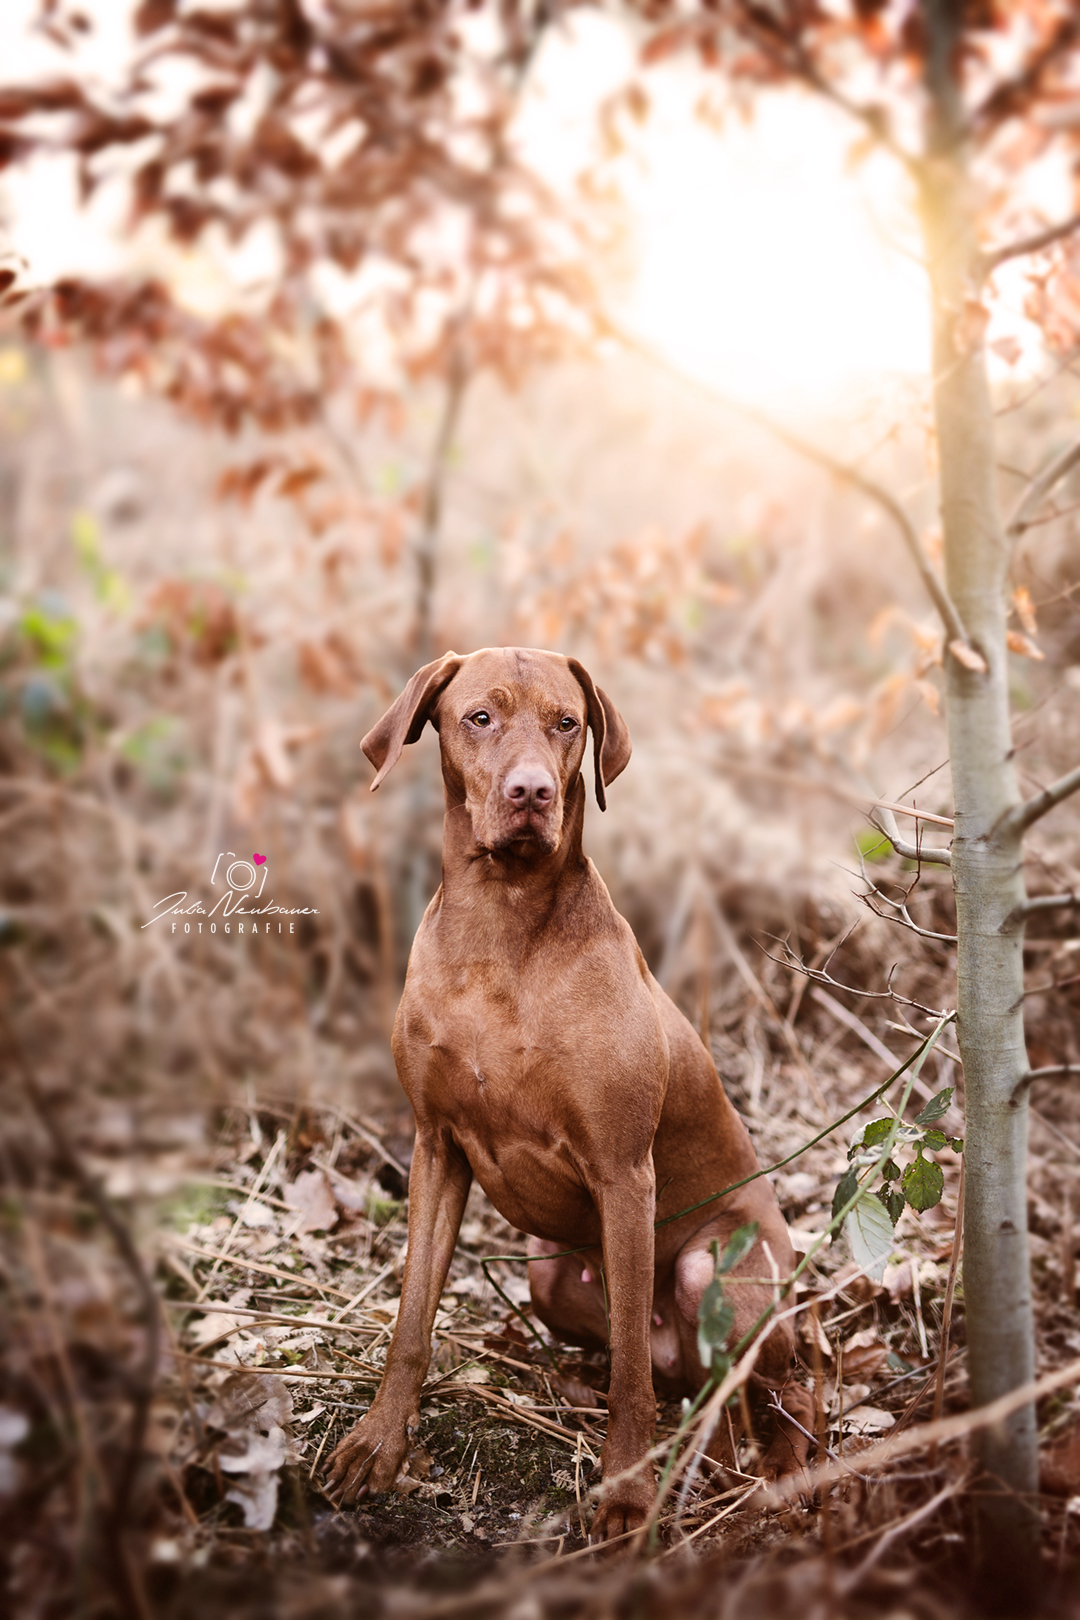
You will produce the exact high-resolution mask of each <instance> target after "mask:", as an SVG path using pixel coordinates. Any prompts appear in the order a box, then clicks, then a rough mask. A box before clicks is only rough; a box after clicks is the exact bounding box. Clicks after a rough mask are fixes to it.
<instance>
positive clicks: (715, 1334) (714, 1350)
mask: <svg viewBox="0 0 1080 1620" xmlns="http://www.w3.org/2000/svg"><path fill="white" fill-rule="evenodd" d="M740 1230H741V1231H746V1228H745V1227H742V1228H740ZM754 1236H755V1237H756V1236H757V1228H756V1226H755V1228H754ZM751 1241H752V1240H751ZM730 1247H731V1245H730V1244H729V1245H728V1248H729V1249H730ZM710 1248H711V1249H712V1257H713V1264H714V1266H715V1267H716V1274H715V1275H714V1277H713V1280H712V1282H711V1283H710V1284H709V1286H708V1287H707V1288H706V1290H705V1292H704V1293H703V1294H702V1296H701V1303H700V1304H699V1306H698V1339H697V1343H698V1355H699V1356H700V1357H701V1364H702V1366H703V1367H704V1368H705V1370H706V1372H707V1373H708V1374H709V1376H710V1378H712V1379H713V1380H715V1381H717V1382H718V1381H719V1380H720V1379H721V1378H723V1376H724V1374H725V1373H726V1372H727V1370H728V1368H729V1367H730V1365H731V1357H730V1356H729V1355H728V1354H727V1352H726V1350H725V1348H724V1347H725V1345H726V1344H727V1339H728V1334H729V1333H730V1332H731V1330H732V1328H733V1327H734V1325H735V1309H734V1306H732V1305H731V1304H729V1303H728V1301H727V1300H726V1299H725V1298H724V1285H723V1283H722V1282H721V1281H720V1266H721V1264H722V1261H721V1259H720V1247H719V1244H717V1243H716V1242H715V1241H714V1242H713V1243H712V1244H710Z"/></svg>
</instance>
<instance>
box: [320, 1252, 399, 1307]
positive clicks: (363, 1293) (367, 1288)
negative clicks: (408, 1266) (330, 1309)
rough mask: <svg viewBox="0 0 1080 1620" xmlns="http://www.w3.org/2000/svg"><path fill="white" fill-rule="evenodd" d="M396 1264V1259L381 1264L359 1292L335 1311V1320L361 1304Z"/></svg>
mask: <svg viewBox="0 0 1080 1620" xmlns="http://www.w3.org/2000/svg"><path fill="white" fill-rule="evenodd" d="M396 1264H397V1262H396V1260H388V1261H387V1262H386V1264H385V1266H383V1268H382V1270H381V1271H377V1272H376V1273H375V1275H374V1277H372V1278H371V1279H370V1280H369V1281H368V1282H366V1283H365V1284H364V1286H363V1288H361V1290H360V1292H359V1293H358V1294H354V1296H353V1298H352V1299H350V1300H349V1303H348V1304H347V1305H343V1306H342V1307H341V1309H340V1311H338V1313H337V1317H336V1318H335V1320H336V1321H338V1322H341V1321H342V1320H343V1319H344V1318H345V1317H346V1316H348V1314H349V1312H350V1311H352V1310H355V1309H356V1307H357V1305H361V1304H363V1302H364V1300H365V1299H367V1297H368V1295H369V1294H370V1293H371V1292H372V1291H373V1290H374V1289H375V1288H377V1287H378V1286H379V1284H380V1283H381V1282H382V1281H383V1279H384V1278H386V1277H388V1276H389V1275H390V1273H391V1272H392V1271H393V1269H394V1266H395V1265H396Z"/></svg>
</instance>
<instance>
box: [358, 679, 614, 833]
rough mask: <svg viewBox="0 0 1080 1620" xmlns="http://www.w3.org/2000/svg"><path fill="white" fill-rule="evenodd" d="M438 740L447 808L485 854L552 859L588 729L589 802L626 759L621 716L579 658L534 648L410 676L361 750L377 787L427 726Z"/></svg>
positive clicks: (600, 798) (602, 803) (603, 801)
mask: <svg viewBox="0 0 1080 1620" xmlns="http://www.w3.org/2000/svg"><path fill="white" fill-rule="evenodd" d="M429 720H430V721H431V724H432V725H433V726H434V727H435V730H436V731H437V732H438V733H439V740H440V745H441V749H442V767H443V778H444V780H445V782H446V788H447V794H448V798H449V802H450V803H451V804H464V805H465V806H466V808H467V809H468V811H469V815H470V816H471V818H472V826H473V834H474V836H475V838H476V841H477V843H478V844H480V845H481V846H482V847H483V848H484V849H488V850H511V849H513V850H514V851H515V852H516V853H521V854H525V853H527V851H528V850H529V848H530V847H531V848H533V849H536V850H537V851H540V852H543V853H548V854H550V853H553V852H554V851H555V850H557V849H558V847H559V842H560V839H561V837H562V824H563V808H564V806H565V803H566V796H567V793H568V792H569V791H570V789H571V788H572V787H573V785H574V783H575V782H576V780H577V777H578V774H579V772H580V770H581V762H582V760H583V758H584V755H585V744H586V737H585V732H586V728H587V727H590V726H591V727H592V734H593V762H594V767H595V782H596V800H597V803H598V804H599V806H600V808H601V810H603V809H605V808H606V799H605V796H604V789H605V788H606V786H607V785H608V783H609V782H613V781H614V780H615V778H616V777H617V776H618V775H619V773H620V771H622V770H624V769H625V767H626V764H627V761H628V760H629V758H630V733H629V732H628V731H627V729H626V723H625V721H624V720H623V718H622V715H621V714H620V713H619V711H618V709H616V707H615V705H614V704H613V703H612V701H611V699H610V698H609V697H608V696H607V694H606V693H604V692H602V691H601V689H600V688H599V687H598V686H596V685H595V684H594V682H593V679H592V676H591V675H590V674H589V672H588V670H587V669H585V667H584V666H583V665H582V664H580V663H578V661H577V659H576V658H564V657H563V656H562V654H561V653H552V652H540V651H538V650H536V649H535V648H532V647H487V648H484V650H483V651H481V652H475V653H469V654H468V655H467V656H465V657H461V656H460V655H459V654H458V653H446V654H445V656H444V657H442V658H439V659H437V660H436V661H435V662H434V663H433V664H425V666H424V668H423V669H420V670H417V672H416V674H415V675H414V676H413V678H412V680H411V681H410V682H409V684H408V686H407V687H406V688H405V690H404V692H402V694H401V696H400V697H399V698H398V699H397V702H396V703H393V704H392V705H391V707H390V708H389V709H388V710H387V711H386V713H385V714H384V715H383V717H382V719H381V720H380V721H378V723H377V724H376V725H374V726H373V727H372V728H371V730H370V731H369V732H368V734H367V736H366V737H365V738H364V740H363V742H362V744H361V747H362V748H363V750H364V753H365V754H366V755H367V757H368V759H369V760H370V761H371V763H372V764H373V765H374V766H375V768H376V770H377V771H378V775H377V776H376V778H375V780H374V782H372V784H371V786H372V789H374V788H377V787H378V786H379V783H380V782H381V781H382V780H383V778H384V777H385V775H386V773H387V772H388V771H389V770H390V769H391V767H392V766H393V765H394V764H395V762H396V761H397V759H398V757H399V756H400V754H401V750H402V748H403V747H404V746H405V744H406V743H412V742H416V740H417V738H418V737H419V736H420V733H421V732H422V731H423V729H424V727H425V725H426V724H427V722H428V721H429Z"/></svg>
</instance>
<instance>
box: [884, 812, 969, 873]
mask: <svg viewBox="0 0 1080 1620" xmlns="http://www.w3.org/2000/svg"><path fill="white" fill-rule="evenodd" d="M874 808H875V810H876V811H877V814H876V815H871V817H870V820H871V822H872V823H873V825H874V826H875V827H876V828H877V829H878V831H879V832H880V833H883V834H884V835H885V837H886V838H887V839H888V840H889V843H890V844H891V845H892V847H893V849H894V850H895V851H896V853H897V854H898V855H902V856H903V857H904V859H905V860H908V861H918V862H919V863H920V864H922V863H924V862H925V863H926V864H927V865H929V866H951V865H952V855H951V854H950V853H949V851H948V850H947V849H935V848H933V847H931V848H930V849H927V848H925V846H924V845H923V844H922V843H921V842H918V841H917V842H916V843H914V844H909V843H908V842H907V840H906V839H904V838H901V836H900V829H899V828H898V827H897V825H896V819H895V817H894V816H893V807H892V805H885V804H879V805H876V806H875V807H874ZM879 817H880V820H879V819H878V818H879ZM923 819H924V820H929V819H930V818H929V817H924V818H923ZM915 836H916V840H918V837H919V833H918V829H916V834H915Z"/></svg>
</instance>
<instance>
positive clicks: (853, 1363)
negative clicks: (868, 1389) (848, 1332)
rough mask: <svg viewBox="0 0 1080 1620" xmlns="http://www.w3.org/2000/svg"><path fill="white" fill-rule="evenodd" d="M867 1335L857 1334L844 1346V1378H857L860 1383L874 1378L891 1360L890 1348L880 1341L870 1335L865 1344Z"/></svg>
mask: <svg viewBox="0 0 1080 1620" xmlns="http://www.w3.org/2000/svg"><path fill="white" fill-rule="evenodd" d="M866 1338H867V1334H864V1333H857V1334H856V1335H855V1337H854V1338H853V1339H849V1340H848V1342H847V1344H845V1346H844V1377H845V1378H857V1379H859V1380H860V1381H861V1380H863V1379H866V1378H874V1377H876V1376H877V1374H878V1373H879V1372H880V1371H881V1369H882V1367H884V1365H885V1363H886V1362H887V1361H888V1359H889V1347H888V1345H887V1344H883V1343H882V1342H881V1340H880V1339H877V1338H875V1337H874V1336H873V1333H872V1332H871V1333H870V1334H869V1342H868V1343H863V1342H860V1341H863V1340H865V1339H866Z"/></svg>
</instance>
